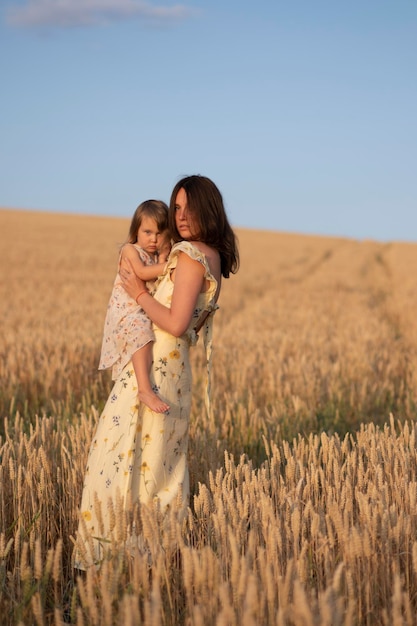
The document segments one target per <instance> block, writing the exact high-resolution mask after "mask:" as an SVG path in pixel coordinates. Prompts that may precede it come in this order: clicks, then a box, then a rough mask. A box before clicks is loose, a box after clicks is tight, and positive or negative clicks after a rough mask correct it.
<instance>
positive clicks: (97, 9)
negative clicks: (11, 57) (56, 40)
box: [7, 0, 192, 28]
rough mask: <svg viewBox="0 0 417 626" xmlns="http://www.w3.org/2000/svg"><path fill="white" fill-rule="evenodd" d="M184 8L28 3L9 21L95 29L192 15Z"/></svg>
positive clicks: (111, 2)
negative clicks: (130, 21) (133, 20)
mask: <svg viewBox="0 0 417 626" xmlns="http://www.w3.org/2000/svg"><path fill="white" fill-rule="evenodd" d="M191 13H192V11H191V9H189V8H187V7H186V6H184V5H181V4H177V5H172V6H155V5H153V4H150V3H149V2H146V1H144V2H143V1H141V0H27V2H26V4H24V5H23V6H21V7H18V8H10V9H9V10H8V13H7V21H8V23H9V24H11V25H13V26H29V27H31V26H47V27H48V26H49V27H51V26H52V27H61V28H65V27H69V26H94V25H97V24H104V23H107V22H111V21H115V20H127V19H130V18H136V19H146V20H152V21H153V22H155V21H157V22H162V21H164V22H166V21H172V20H177V19H181V18H184V17H188V16H189V15H191Z"/></svg>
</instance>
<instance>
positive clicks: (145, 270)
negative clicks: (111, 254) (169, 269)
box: [120, 243, 165, 281]
mask: <svg viewBox="0 0 417 626" xmlns="http://www.w3.org/2000/svg"><path fill="white" fill-rule="evenodd" d="M125 260H129V261H130V263H131V266H132V268H133V271H134V272H135V274H136V276H139V278H141V279H142V280H144V281H146V280H155V278H158V276H160V275H161V274H163V273H164V269H165V263H155V264H154V265H145V264H144V262H143V261H142V259H141V258H140V256H139V254H138V251H137V250H136V248H135V247H134V246H132V245H131V244H128V243H127V244H125V245H124V246H123V248H122V252H121V256H120V263H122V261H125Z"/></svg>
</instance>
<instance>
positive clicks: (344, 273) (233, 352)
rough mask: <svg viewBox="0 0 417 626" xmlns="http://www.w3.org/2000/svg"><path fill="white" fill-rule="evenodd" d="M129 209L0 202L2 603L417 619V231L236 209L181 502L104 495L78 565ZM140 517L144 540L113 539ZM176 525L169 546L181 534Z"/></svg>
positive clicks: (216, 616) (69, 613) (245, 616)
mask: <svg viewBox="0 0 417 626" xmlns="http://www.w3.org/2000/svg"><path fill="white" fill-rule="evenodd" d="M128 225H129V220H128V219H125V218H123V219H122V218H100V217H89V216H81V215H59V214H48V213H40V212H39V213H36V212H29V211H13V210H7V209H2V210H0V243H1V247H0V250H1V259H2V264H1V267H2V274H1V283H0V289H1V294H0V295H1V297H0V311H1V319H2V324H1V336H0V376H1V385H0V408H1V418H2V419H1V423H0V481H1V483H0V484H1V490H0V616H1V617H0V620H1V623H2V624H5V625H9V624H16V625H19V626H20V625H23V624H24V625H32V624H33V625H39V626H40V625H50V624H51V625H52V624H53V625H56V626H58V625H62V624H65V623H72V624H76V625H78V626H90V625H94V626H95V625H97V626H103V625H109V626H113V625H114V626H136V625H140V624H146V625H152V626H162V625H163V626H177V625H184V626H255V625H256V626H259V625H260V626H263V625H265V626H269V625H276V626H358V625H367V626H374V625H381V626H400V625H401V626H402V625H404V626H405V625H407V626H408V625H412V624H417V503H416V500H417V455H416V437H417V428H416V424H415V417H416V402H417V380H416V379H417V369H416V363H417V360H416V356H417V320H416V315H415V311H416V307H417V291H416V288H415V279H414V268H415V267H416V264H417V244H411V243H408V244H406V243H395V242H388V243H379V242H374V241H356V240H352V239H344V238H331V237H317V236H314V237H313V236H307V235H294V234H287V233H273V232H261V231H249V230H243V229H242V230H238V231H237V234H238V237H239V242H240V250H241V269H240V271H239V273H238V274H237V275H236V276H232V277H231V278H230V279H229V280H227V281H224V284H223V289H222V293H221V297H220V301H219V304H220V309H219V311H218V312H217V313H216V318H215V329H214V355H213V358H214V363H213V381H212V389H213V408H214V418H213V422H209V421H208V419H207V417H206V415H205V411H204V403H203V387H204V380H205V376H204V362H203V349H202V346H200V345H197V346H196V348H194V350H193V355H192V360H193V371H194V399H193V410H192V416H191V423H190V446H189V464H190V478H191V494H192V495H191V500H190V508H189V514H188V518H187V519H186V520H185V521H184V522H183V523H182V524H180V523H179V522H178V521H177V520H176V519H175V517H174V516H173V515H171V516H170V517H168V519H167V520H165V523H164V524H162V523H161V520H160V513H159V511H157V510H143V509H142V510H139V509H138V508H137V507H129V506H128V507H126V508H125V509H123V508H122V507H120V506H119V503H117V502H116V503H114V509H113V510H112V515H113V526H114V538H113V540H112V543H111V546H110V548H111V558H109V559H108V560H107V561H106V562H105V563H104V565H103V566H102V568H101V569H100V571H98V572H95V571H92V570H89V571H88V572H87V574H86V575H84V576H79V575H77V574H76V573H74V571H73V568H72V561H71V559H72V551H73V540H74V536H75V531H76V528H77V524H78V506H79V503H80V496H81V486H82V480H83V472H84V468H85V463H86V458H87V452H88V447H89V443H90V441H91V438H92V434H93V431H94V426H95V423H96V421H97V419H98V417H99V414H100V411H101V409H102V407H103V405H104V402H105V400H106V397H107V395H108V393H109V391H110V389H111V381H110V375H109V373H108V372H98V371H97V363H98V357H99V351H100V346H101V335H102V329H103V322H104V315H105V309H106V305H107V300H108V297H109V294H110V290H111V286H112V283H113V279H114V273H115V270H116V262H117V252H118V245H119V244H120V243H122V242H123V240H124V238H125V236H126V232H127V229H128ZM133 523H135V524H136V527H140V528H141V532H142V534H143V537H144V538H145V539H146V540H147V542H148V549H147V551H142V552H141V551H140V550H137V551H136V552H134V553H132V551H129V550H128V549H127V548H126V542H127V539H128V535H129V528H131V527H132V524H133ZM173 546H175V548H173Z"/></svg>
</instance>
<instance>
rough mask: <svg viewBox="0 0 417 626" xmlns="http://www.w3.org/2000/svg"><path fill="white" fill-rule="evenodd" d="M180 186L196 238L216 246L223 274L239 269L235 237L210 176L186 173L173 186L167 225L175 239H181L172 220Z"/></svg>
mask: <svg viewBox="0 0 417 626" xmlns="http://www.w3.org/2000/svg"><path fill="white" fill-rule="evenodd" d="M180 189H184V191H185V193H186V195H187V210H188V211H190V213H192V215H193V219H194V220H195V222H196V223H197V224H198V229H199V235H198V237H196V239H198V241H202V242H204V243H206V244H207V245H209V246H212V247H213V248H215V249H216V250H217V251H218V252H219V254H220V260H221V272H222V275H223V276H224V277H225V278H229V275H230V273H232V274H236V272H237V270H238V269H239V250H238V244H237V238H236V235H235V233H234V232H233V229H232V227H231V226H230V223H229V220H228V219H227V215H226V210H225V208H224V204H223V198H222V195H221V193H220V191H219V190H218V188H217V187H216V185H215V184H214V183H213V181H212V180H210V178H207V177H206V176H200V175H199V174H196V175H193V176H186V177H185V178H182V179H181V180H179V181H178V182H177V184H176V185H175V187H174V189H173V190H172V194H171V200H170V204H169V213H168V225H169V229H170V231H171V236H172V238H173V240H174V242H177V241H182V237H181V236H180V234H179V233H178V231H177V227H176V223H175V202H176V198H177V194H178V192H179V190H180Z"/></svg>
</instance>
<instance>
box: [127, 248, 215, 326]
mask: <svg viewBox="0 0 417 626" xmlns="http://www.w3.org/2000/svg"><path fill="white" fill-rule="evenodd" d="M127 267H128V266H127ZM120 276H121V278H122V282H123V286H124V288H125V289H126V291H127V292H128V294H129V295H130V296H131V297H132V298H134V299H136V302H137V303H138V304H140V306H141V307H142V308H143V310H144V311H145V313H146V314H147V315H148V317H150V319H151V320H152V321H153V322H154V323H155V324H156V325H157V326H158V327H159V328H162V330H165V331H166V332H168V333H170V334H171V335H174V337H180V336H181V335H182V334H183V333H184V332H185V331H186V330H187V328H188V327H189V325H190V322H191V318H192V316H193V312H194V309H195V306H196V304H197V298H198V295H199V293H200V292H201V290H202V288H203V284H204V267H203V265H202V264H201V263H199V262H198V261H194V260H193V259H191V258H190V257H189V256H188V255H187V254H185V253H184V252H180V253H179V256H178V262H177V267H176V269H175V282H174V291H173V294H172V301H171V308H168V307H166V306H164V305H163V304H161V303H160V302H158V301H157V300H155V298H153V297H152V296H151V295H150V294H149V292H148V291H147V290H146V288H145V285H144V283H143V281H141V280H140V279H139V278H138V277H137V276H135V274H134V273H133V271H132V268H131V269H130V271H129V268H128V269H127V270H126V264H125V265H124V266H123V267H122V268H121V270H120Z"/></svg>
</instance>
